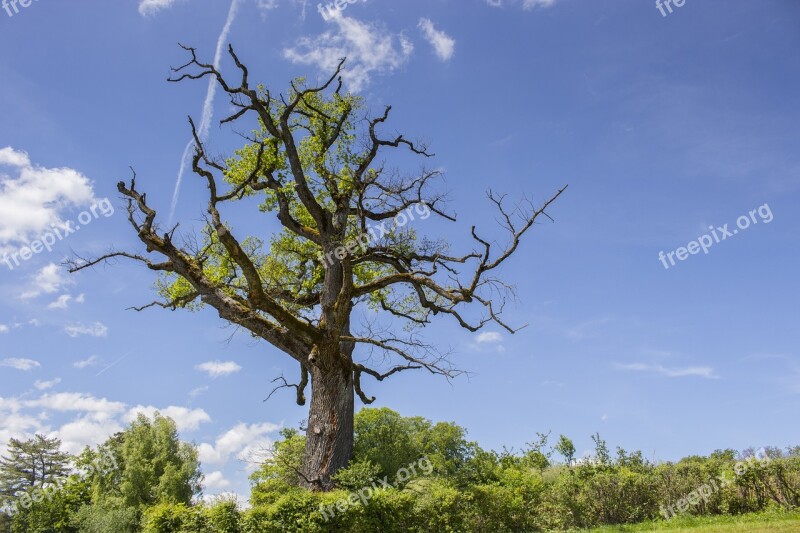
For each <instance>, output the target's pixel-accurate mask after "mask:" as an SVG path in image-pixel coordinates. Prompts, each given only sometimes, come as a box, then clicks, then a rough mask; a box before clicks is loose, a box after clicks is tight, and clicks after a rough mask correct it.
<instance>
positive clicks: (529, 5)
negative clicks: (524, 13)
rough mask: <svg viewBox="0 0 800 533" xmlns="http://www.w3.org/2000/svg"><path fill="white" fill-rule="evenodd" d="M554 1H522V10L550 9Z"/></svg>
mask: <svg viewBox="0 0 800 533" xmlns="http://www.w3.org/2000/svg"><path fill="white" fill-rule="evenodd" d="M555 3H556V0H523V2H522V9H536V8H537V7H551V6H553V5H555Z"/></svg>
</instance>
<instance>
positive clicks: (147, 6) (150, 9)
mask: <svg viewBox="0 0 800 533" xmlns="http://www.w3.org/2000/svg"><path fill="white" fill-rule="evenodd" d="M177 1H178V0H141V1H140V2H139V14H140V15H142V16H143V17H146V16H149V15H155V14H156V13H158V12H159V11H161V10H162V9H167V8H168V7H171V6H172V5H173V4H174V3H176V2H177Z"/></svg>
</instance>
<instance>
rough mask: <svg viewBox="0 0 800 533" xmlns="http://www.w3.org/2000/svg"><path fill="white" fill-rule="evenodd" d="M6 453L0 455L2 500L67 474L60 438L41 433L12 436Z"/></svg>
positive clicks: (41, 487)
mask: <svg viewBox="0 0 800 533" xmlns="http://www.w3.org/2000/svg"><path fill="white" fill-rule="evenodd" d="M7 453H8V455H6V456H3V457H2V459H0V498H2V503H6V502H8V501H9V500H12V499H16V498H18V497H19V496H20V495H21V494H22V493H25V492H30V491H32V490H33V489H44V488H45V487H47V486H49V485H54V484H55V483H56V482H57V481H58V480H61V479H63V478H65V477H67V476H68V475H69V471H70V455H69V454H68V453H65V452H62V451H61V441H60V440H59V439H56V438H53V439H48V438H47V437H45V436H43V435H36V436H34V438H32V439H30V440H27V441H22V440H19V439H11V440H10V441H9V443H8V452H7Z"/></svg>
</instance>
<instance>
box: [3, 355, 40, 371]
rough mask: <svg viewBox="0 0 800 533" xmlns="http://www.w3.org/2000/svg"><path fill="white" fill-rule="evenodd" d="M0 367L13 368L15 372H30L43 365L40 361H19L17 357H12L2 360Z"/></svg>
mask: <svg viewBox="0 0 800 533" xmlns="http://www.w3.org/2000/svg"><path fill="white" fill-rule="evenodd" d="M0 366H5V367H8V368H13V369H14V370H23V371H28V370H33V369H34V368H37V367H40V366H42V365H41V364H40V363H39V361H34V360H33V359H18V358H16V357H12V358H9V359H2V360H0Z"/></svg>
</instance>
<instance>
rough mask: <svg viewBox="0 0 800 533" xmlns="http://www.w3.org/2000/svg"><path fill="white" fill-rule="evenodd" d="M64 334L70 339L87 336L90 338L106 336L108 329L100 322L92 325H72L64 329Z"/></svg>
mask: <svg viewBox="0 0 800 533" xmlns="http://www.w3.org/2000/svg"><path fill="white" fill-rule="evenodd" d="M64 333H66V334H67V335H69V336H70V337H80V336H83V335H88V336H91V337H106V336H108V327H107V326H105V325H104V324H102V323H100V322H95V323H94V324H73V325H70V326H67V327H65V328H64Z"/></svg>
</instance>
